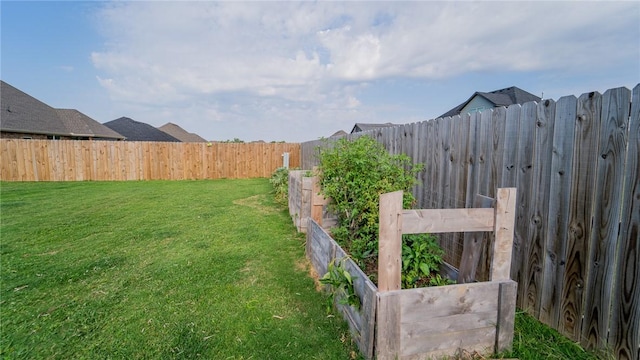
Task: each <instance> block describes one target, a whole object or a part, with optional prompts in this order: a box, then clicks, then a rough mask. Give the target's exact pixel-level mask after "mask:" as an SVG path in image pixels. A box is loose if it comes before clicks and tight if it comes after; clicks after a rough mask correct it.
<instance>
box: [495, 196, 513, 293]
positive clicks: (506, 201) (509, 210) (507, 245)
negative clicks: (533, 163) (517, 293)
mask: <svg viewBox="0 0 640 360" xmlns="http://www.w3.org/2000/svg"><path fill="white" fill-rule="evenodd" d="M516 196H517V191H516V189H515V188H501V189H498V191H497V195H496V209H495V210H496V215H495V216H496V219H495V230H494V234H495V241H494V246H493V260H492V262H491V277H490V280H491V281H502V280H509V279H510V277H509V276H510V268H511V254H512V252H513V233H514V221H515V211H516Z"/></svg>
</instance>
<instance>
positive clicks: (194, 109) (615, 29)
mask: <svg viewBox="0 0 640 360" xmlns="http://www.w3.org/2000/svg"><path fill="white" fill-rule="evenodd" d="M0 21H1V27H0V30H1V33H0V38H1V47H0V51H1V53H0V78H1V79H2V80H3V81H5V82H7V83H9V84H10V85H12V86H14V87H16V88H18V89H20V90H22V91H24V92H26V93H27V94H29V95H31V96H33V97H35V98H36V99H38V100H40V101H43V102H45V103H46V104H48V105H50V106H52V107H55V108H72V109H77V110H79V111H81V112H82V113H84V114H86V115H88V116H90V117H91V118H93V119H95V120H97V121H99V122H101V123H104V122H107V121H110V120H114V119H117V118H119V117H122V116H126V117H129V118H132V119H134V120H136V121H140V122H144V123H147V124H150V125H153V126H156V127H159V126H162V125H164V124H166V123H167V122H172V123H174V124H177V125H179V126H181V127H182V128H183V129H185V130H187V131H189V132H194V133H197V134H198V135H200V136H202V137H204V138H205V139H208V140H230V139H236V138H237V139H240V140H243V141H257V140H264V141H267V142H269V141H287V142H304V141H310V140H316V139H319V138H322V137H329V136H331V135H332V134H334V133H335V132H337V131H339V130H344V131H346V132H350V131H351V129H352V128H353V126H354V125H355V123H387V122H391V123H395V124H402V123H412V122H419V121H424V120H429V119H433V118H436V117H438V116H439V115H441V114H443V113H445V112H446V111H448V110H449V109H451V108H453V107H455V106H456V105H458V104H460V103H462V102H464V101H466V100H467V99H468V98H469V97H470V96H471V95H473V93H474V92H476V91H482V92H489V91H493V90H498V89H502V88H505V87H510V86H517V87H519V88H521V89H523V90H525V91H528V92H530V93H532V94H535V95H538V96H541V97H544V98H545V99H554V100H558V99H559V98H560V97H562V96H567V95H576V96H579V95H580V94H582V93H586V92H591V91H599V92H601V93H603V92H604V91H606V90H607V89H610V88H615V87H620V86H626V87H627V88H629V89H632V88H633V87H634V86H635V85H636V84H638V83H640V2H637V1H624V2H617V1H606V2H594V1H591V2H583V1H567V2H561V1H549V2H527V1H509V2H497V1H482V2H471V1H446V2H441V1H411V2H403V1H394V2H382V1H303V2H295V1H282V2H274V1H252V2H246V1H224V2H213V1H113V2H112V1H90V2H81V1H41V2H33V1H15V2H14V1H4V0H2V1H1V2H0ZM0 120H1V119H0Z"/></svg>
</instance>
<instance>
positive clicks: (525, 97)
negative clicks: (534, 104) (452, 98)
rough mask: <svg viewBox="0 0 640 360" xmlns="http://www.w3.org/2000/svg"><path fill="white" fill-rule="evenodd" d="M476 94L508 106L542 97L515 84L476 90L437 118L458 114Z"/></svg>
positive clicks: (538, 99) (496, 104)
mask: <svg viewBox="0 0 640 360" xmlns="http://www.w3.org/2000/svg"><path fill="white" fill-rule="evenodd" d="M476 96H481V97H482V98H484V99H486V100H487V101H489V102H490V103H492V104H493V105H494V107H497V106H509V105H513V104H524V103H527V102H531V101H541V100H542V98H540V97H538V96H536V95H534V94H531V93H529V92H527V91H524V90H522V89H520V88H518V87H517V86H510V87H507V88H504V89H499V90H494V91H490V92H481V91H476V92H474V93H473V95H471V96H470V97H469V98H468V99H467V100H466V101H465V102H463V103H462V104H460V105H458V106H456V107H454V108H453V109H451V110H449V111H447V112H445V113H444V114H442V115H440V116H438V118H445V117H450V116H455V115H458V114H460V112H461V111H462V109H464V107H465V106H467V105H468V104H469V103H470V102H471V101H472V100H473V99H474V98H475V97H476Z"/></svg>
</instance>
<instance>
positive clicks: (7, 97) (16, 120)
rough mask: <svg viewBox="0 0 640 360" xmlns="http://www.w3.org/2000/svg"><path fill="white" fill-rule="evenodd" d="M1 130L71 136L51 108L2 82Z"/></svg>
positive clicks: (0, 101) (0, 83) (0, 93)
mask: <svg viewBox="0 0 640 360" xmlns="http://www.w3.org/2000/svg"><path fill="white" fill-rule="evenodd" d="M0 99H1V100H0V103H1V104H0V106H1V108H2V113H1V116H0V117H1V118H2V121H0V130H2V131H7V132H18V133H27V134H29V133H30V134H46V135H69V130H68V129H67V128H66V126H65V125H64V123H63V122H62V119H60V117H59V116H58V113H57V112H56V110H55V109H54V108H52V107H51V106H49V105H47V104H45V103H43V102H42V101H40V100H38V99H36V98H34V97H32V96H30V95H28V94H26V93H24V92H22V91H20V90H18V89H16V88H15V87H13V86H11V85H9V84H7V83H6V82H4V81H0Z"/></svg>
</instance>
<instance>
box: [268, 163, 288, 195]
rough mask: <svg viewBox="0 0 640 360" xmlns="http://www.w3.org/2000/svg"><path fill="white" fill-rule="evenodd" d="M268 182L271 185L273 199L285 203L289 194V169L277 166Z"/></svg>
mask: <svg viewBox="0 0 640 360" xmlns="http://www.w3.org/2000/svg"><path fill="white" fill-rule="evenodd" d="M269 182H270V183H271V185H272V186H273V190H274V192H275V199H276V201H277V202H279V203H286V202H287V197H288V196H289V169H288V168H286V167H279V168H277V169H276V171H274V172H273V174H271V178H270V179H269Z"/></svg>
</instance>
